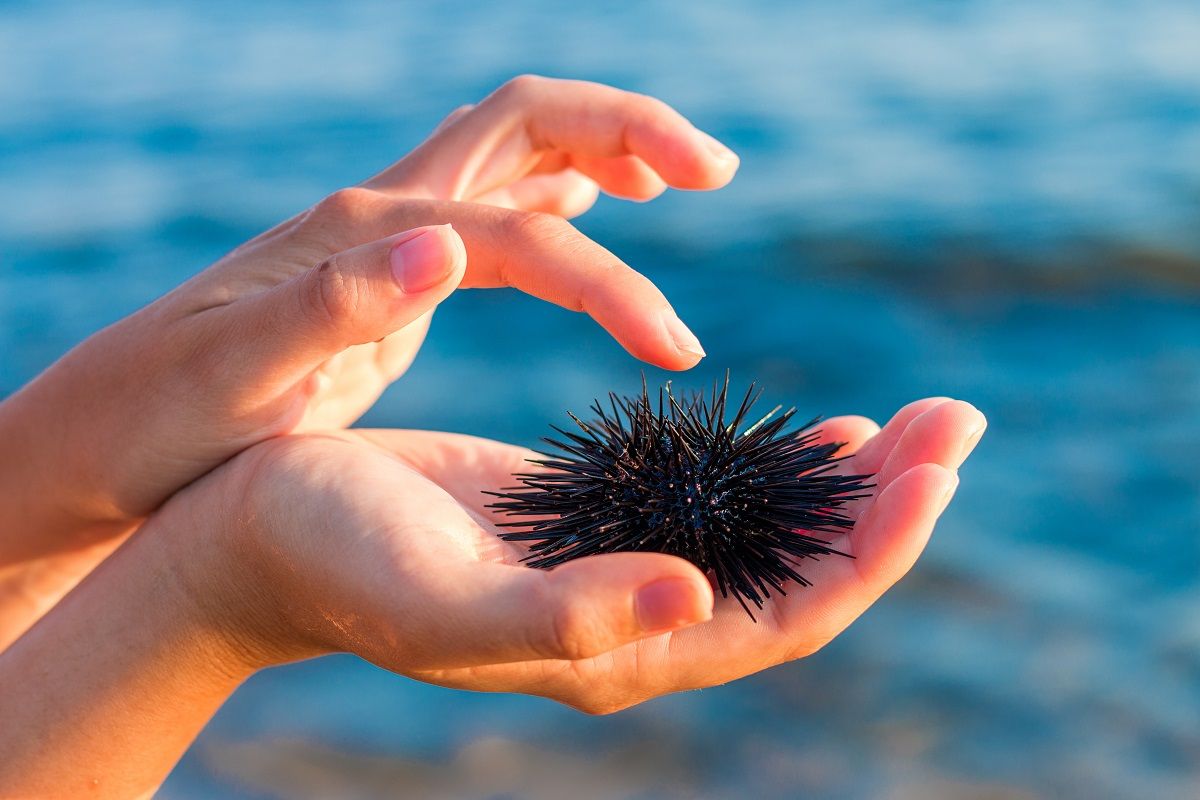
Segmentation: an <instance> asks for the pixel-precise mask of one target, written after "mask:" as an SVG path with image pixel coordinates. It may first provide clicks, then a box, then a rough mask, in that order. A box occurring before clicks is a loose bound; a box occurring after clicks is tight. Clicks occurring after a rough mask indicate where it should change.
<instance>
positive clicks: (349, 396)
mask: <svg viewBox="0 0 1200 800" xmlns="http://www.w3.org/2000/svg"><path fill="white" fill-rule="evenodd" d="M727 153H728V151H726V150H724V148H723V147H722V146H721V145H719V144H717V143H715V142H714V141H713V140H711V138H710V137H707V136H706V135H705V134H702V133H700V132H699V131H697V130H696V129H695V128H693V127H692V126H691V125H690V123H687V122H686V120H683V118H682V117H679V116H678V114H676V113H675V112H674V111H672V110H671V109H669V108H668V107H666V106H665V105H663V104H662V103H660V102H658V101H656V100H652V99H650V98H645V97H641V96H637V95H630V94H628V93H623V92H618V91H617V90H614V89H610V88H607V87H600V86H596V85H594V84H582V83H575V82H563V81H550V80H546V79H538V78H528V79H519V80H517V81H515V82H512V83H510V84H507V85H506V86H505V87H504V88H502V89H500V90H499V91H497V92H496V93H494V94H493V95H491V96H490V97H489V98H488V99H486V100H484V101H483V102H482V103H480V104H479V105H478V106H476V107H472V108H464V109H460V110H459V111H457V112H455V114H453V115H451V117H450V118H449V119H448V120H447V121H446V122H444V123H443V125H442V126H441V127H440V128H439V129H438V131H436V132H435V134H434V135H433V137H431V139H430V140H429V141H427V142H426V143H425V144H423V145H422V146H421V147H420V148H418V149H417V150H416V151H414V152H413V153H412V154H411V155H409V156H408V157H406V158H405V159H403V160H401V161H400V162H398V164H396V165H394V166H393V167H391V168H389V169H388V170H386V171H384V172H383V173H381V174H380V175H378V176H376V177H375V178H372V179H371V180H369V181H367V182H365V183H364V184H362V185H361V186H358V187H354V188H352V189H349V190H344V191H342V192H339V193H336V194H335V195H333V196H331V197H330V198H327V199H326V200H324V201H322V202H321V203H318V204H317V205H316V206H315V207H314V208H313V209H310V210H309V211H307V212H304V213H303V214H301V215H299V216H297V217H295V218H293V219H292V220H289V221H287V222H285V223H283V224H282V225H280V226H279V227H277V228H275V229H273V230H272V231H270V232H268V233H266V234H263V235H262V236H260V237H257V238H256V239H254V240H252V241H251V242H249V243H247V244H246V245H244V246H243V247H241V248H239V249H238V250H236V251H234V252H233V253H232V254H230V255H229V256H227V257H226V258H225V259H222V260H221V261H220V262H218V263H217V264H216V265H214V266H213V267H212V268H210V269H209V270H207V271H205V272H204V273H201V274H200V275H199V276H197V277H196V278H195V279H193V280H192V281H189V282H188V283H187V284H184V285H183V286H182V287H180V288H179V289H177V290H175V291H174V292H172V293H171V294H169V295H167V296H166V297H164V298H163V299H162V300H160V301H158V302H157V303H155V304H153V305H151V306H149V307H148V308H146V309H144V310H143V311H141V312H138V313H137V314H135V315H133V316H132V317H130V318H129V319H127V320H124V321H122V322H121V323H118V324H117V325H115V326H113V327H112V328H109V329H107V330H105V331H103V332H101V333H100V334H97V336H96V337H93V339H91V340H89V341H88V342H85V343H84V344H83V345H81V346H80V347H79V348H77V349H76V350H75V351H73V352H72V353H71V354H68V356H66V357H64V359H63V360H62V361H60V362H59V363H58V364H56V365H55V366H54V367H52V368H51V369H50V370H48V371H47V373H46V374H44V375H43V376H41V377H39V378H38V379H37V380H36V381H35V382H34V383H33V384H31V385H30V386H29V387H27V388H26V389H25V390H23V391H22V392H20V393H19V394H18V395H16V396H14V397H13V398H10V399H9V400H7V401H5V403H4V404H2V405H0V444H2V445H3V448H4V452H5V453H6V454H9V453H12V454H16V456H17V457H15V458H6V459H4V460H3V464H2V465H0V513H2V514H3V519H4V520H5V523H6V524H5V526H4V528H3V531H2V533H0V622H2V623H3V628H2V629H0V637H3V636H7V638H0V646H2V644H3V643H6V642H9V641H11V640H12V639H16V637H17V636H18V635H19V634H20V633H21V632H22V631H24V630H25V629H26V628H29V626H30V625H31V624H33V623H34V621H35V620H37V619H38V617H41V619H40V621H37V623H36V624H35V625H33V627H32V628H31V629H29V630H28V632H27V633H25V635H23V636H20V638H19V639H16V641H15V643H13V644H11V645H10V646H8V648H7V649H6V650H4V652H3V653H0V687H4V689H3V690H0V720H4V725H2V726H0V795H4V796H17V797H22V796H30V797H60V796H61V797H73V796H78V795H80V794H83V793H84V792H88V793H89V794H90V795H92V796H97V797H135V796H146V795H149V794H150V793H152V792H153V791H154V789H155V788H156V787H157V786H158V785H159V783H160V782H161V781H162V779H163V778H164V776H165V775H166V774H167V772H168V771H169V770H170V769H171V767H172V765H173V764H174V763H175V761H176V760H177V759H178V758H179V756H180V755H181V753H182V752H183V751H184V750H185V749H186V748H187V746H188V745H189V743H190V742H191V741H192V739H193V738H194V737H195V735H196V734H197V733H198V732H199V730H200V728H201V727H202V726H203V725H204V723H205V722H206V721H207V719H208V718H209V717H210V716H211V715H212V713H213V712H214V711H215V710H216V709H217V708H218V707H219V706H220V704H221V703H222V702H223V700H224V699H225V698H226V697H227V696H228V695H229V694H230V693H231V692H233V691H234V690H235V689H236V687H237V686H238V685H239V684H240V683H241V682H242V681H243V680H245V678H246V677H248V676H249V675H251V674H252V673H254V672H255V671H257V670H260V669H263V668H266V667H269V666H271V665H274V664H280V663H286V662H289V661H294V660H298V659H302V658H308V657H313V656H318V655H322V654H325V653H333V652H350V653H356V654H358V655H360V656H362V657H363V658H366V659H368V660H370V661H372V662H374V663H376V664H378V665H380V666H382V667H384V668H387V669H390V670H393V671H395V672H397V673H400V674H402V675H407V676H409V677H412V678H416V679H419V680H423V681H427V682H431V683H437V684H441V685H446V686H453V687H459V688H466V689H474V690H480V691H506V692H523V693H527V694H535V695H541V696H545V697H549V698H552V699H554V700H557V701H559V702H562V703H565V704H568V705H570V706H572V707H575V708H578V709H581V710H583V711H586V712H589V713H609V712H613V711H617V710H620V709H622V708H626V707H628V706H630V705H633V704H636V703H639V702H642V701H645V700H647V699H649V698H652V697H656V696H659V695H662V694H666V693H669V692H674V691H680V690H685V689H690V688H696V687H702V686H711V685H715V684H719V683H724V682H727V681H729V680H733V679H735V678H738V677H741V676H744V675H747V674H751V673H753V672H756V671H759V670H762V669H765V668H768V667H770V666H773V665H775V664H779V663H782V662H784V661H788V660H792V659H796V658H800V657H803V656H806V655H809V654H811V653H813V652H814V651H816V650H817V649H819V648H820V647H821V646H823V645H824V644H825V643H826V642H828V641H829V640H830V639H832V638H833V637H835V636H836V635H838V634H839V633H840V632H841V631H842V630H844V629H845V628H846V626H847V625H849V624H850V623H851V622H852V621H853V620H854V619H856V618H857V617H858V616H859V615H861V614H862V613H863V611H865V610H866V609H867V608H868V607H869V606H870V605H871V604H872V603H873V602H874V601H875V600H876V599H877V598H878V597H879V596H880V595H881V594H882V593H883V592H884V591H886V590H887V589H888V588H889V587H890V586H891V585H892V584H893V583H895V581H897V580H898V579H899V578H900V577H902V576H903V575H904V574H905V573H906V572H907V571H908V570H909V569H910V568H911V566H912V564H913V563H914V562H915V560H916V559H917V557H918V556H919V554H920V552H921V550H922V549H923V547H924V546H925V543H926V541H927V540H928V537H929V535H930V533H931V531H932V529H933V526H934V523H935V521H936V519H937V517H938V516H939V515H940V514H941V512H942V511H943V510H944V508H945V506H946V504H947V503H948V502H949V500H950V497H951V496H952V494H953V492H954V489H955V487H956V486H957V482H958V480H957V470H958V467H959V466H960V465H961V464H962V462H963V460H964V459H965V458H966V457H967V455H968V454H969V453H970V451H971V450H972V448H973V447H974V445H975V443H976V442H977V441H978V439H979V437H980V435H981V434H982V432H983V430H984V426H985V421H984V418H983V416H982V415H981V414H980V413H979V412H978V411H977V410H975V409H974V408H973V407H971V406H970V405H969V404H967V403H964V402H961V401H954V400H948V399H946V398H932V399H929V400H922V401H918V402H916V403H913V404H910V405H908V406H906V407H904V408H903V409H901V410H900V411H899V412H898V413H897V414H896V415H895V417H894V418H893V419H892V420H891V421H890V422H889V423H888V424H887V425H885V426H884V428H883V429H882V430H880V429H879V428H878V426H877V425H875V423H873V422H871V421H869V420H867V419H864V418H862V417H838V418H835V419H831V420H829V421H827V422H825V423H824V424H823V426H822V429H823V436H824V437H825V439H826V440H827V441H837V442H845V443H847V444H846V445H845V448H844V451H843V452H844V453H846V454H850V455H851V457H850V458H848V459H847V460H846V461H844V462H842V465H841V467H840V468H841V469H843V470H845V471H846V472H848V473H878V477H877V479H876V483H877V488H876V489H874V490H873V492H872V496H871V497H870V498H868V499H864V500H860V501H856V503H855V504H854V505H853V506H852V507H850V508H849V511H850V513H851V515H852V516H853V518H854V519H855V526H854V528H853V530H852V531H851V532H850V533H848V534H847V535H846V536H845V537H843V539H841V540H839V541H836V542H834V547H836V548H837V549H839V550H842V551H844V552H848V553H850V554H852V555H853V556H854V558H853V559H845V558H834V557H831V558H826V559H823V560H821V561H819V562H815V563H811V564H806V565H805V567H804V572H805V575H806V576H807V577H810V578H811V579H812V580H813V582H814V584H815V585H814V586H813V587H811V588H805V589H801V588H799V587H796V588H795V590H794V591H789V592H788V594H787V596H786V597H775V598H772V600H771V601H770V602H769V604H768V606H767V608H766V610H765V612H764V613H763V614H762V615H760V618H759V621H758V622H757V623H754V622H752V621H751V620H750V619H749V618H747V616H746V615H745V613H744V611H743V610H742V609H741V607H740V606H738V605H737V603H736V602H733V601H732V600H723V599H720V598H715V599H714V596H713V591H712V587H711V585H710V582H709V579H708V577H707V576H705V575H704V574H702V573H701V572H700V571H699V570H698V569H696V568H695V567H694V566H693V565H691V564H690V563H688V562H686V561H684V560H681V559H678V558H674V557H671V556H666V555H661V554H652V553H636V554H635V553H628V554H617V555H605V556H597V557H592V558H587V559H581V560H579V561H576V562H572V563H570V564H567V565H564V566H562V567H559V568H557V569H555V570H552V571H549V572H543V571H535V570H531V569H528V568H526V567H524V566H522V565H520V564H519V563H518V561H519V559H520V557H521V555H522V550H521V548H520V547H519V546H517V545H515V544H512V543H506V542H504V541H502V540H501V539H500V538H499V537H498V536H497V530H498V529H497V528H496V526H495V523H496V521H497V520H496V519H495V518H494V517H493V515H492V513H491V512H490V511H489V510H488V509H487V508H486V507H485V504H486V502H487V501H488V498H487V496H486V495H484V494H482V490H484V489H496V488H500V487H502V486H505V485H510V484H511V482H512V480H511V477H510V475H511V473H513V472H516V471H526V470H527V469H528V468H529V465H528V464H527V463H526V462H525V459H526V458H528V457H529V456H530V455H531V453H530V452H529V451H527V450H524V449H521V448H516V447H513V446H510V445H505V444H501V443H497V442H491V441H487V440H483V439H476V438H471V437H465V436H461V435H456V434H449V433H434V432H422V431H345V430H341V429H342V428H344V426H345V425H347V424H349V423H350V422H352V421H353V420H354V419H356V418H357V417H358V416H359V415H360V414H361V413H362V412H363V411H364V410H366V409H367V408H368V407H369V406H370V405H371V403H372V402H374V400H375V399H376V398H377V397H378V395H379V393H380V392H381V391H382V390H383V389H384V388H385V387H386V386H387V385H388V383H389V382H390V381H392V380H394V379H395V378H397V377H398V376H399V375H400V374H401V373H402V372H403V371H404V369H405V368H406V367H407V366H408V364H409V363H410V362H411V360H412V358H413V356H414V354H415V352H416V350H417V348H418V347H419V345H420V343H421V341H422V338H423V336H424V334H425V331H426V327H427V324H428V319H429V314H430V313H431V312H432V310H433V309H434V308H435V307H436V305H437V304H438V303H439V302H440V301H441V300H443V299H445V297H446V296H448V295H449V294H450V293H451V292H453V291H454V290H455V288H457V287H460V286H461V287H467V286H475V287H486V286H515V287H517V288H519V289H522V290H524V291H526V292H529V293H530V294H533V295H535V296H538V297H541V298H543V299H546V300H549V301H551V302H555V303H558V304H559V305H563V306H565V307H568V308H572V309H575V310H583V311H586V312H587V313H589V314H590V315H591V316H593V317H594V318H595V319H596V320H597V321H598V322H599V323H600V324H601V325H603V326H604V327H605V329H606V330H608V331H609V333H611V334H612V335H613V336H614V337H615V338H616V339H617V340H618V341H620V342H621V343H622V344H623V345H624V346H625V347H626V348H627V349H628V350H629V351H630V353H631V354H633V355H634V356H636V357H638V358H640V359H643V360H645V361H648V362H650V363H653V364H656V365H659V366H662V367H667V368H672V369H686V368H688V367H690V366H692V365H694V364H695V363H696V362H697V361H698V360H699V359H700V358H701V357H702V354H703V351H702V349H700V346H699V343H698V342H697V341H696V340H695V337H693V336H691V335H690V333H687V332H686V331H687V329H686V328H685V327H680V326H681V325H682V323H679V322H678V317H676V316H675V314H674V312H673V311H672V310H671V309H670V306H669V304H668V303H667V301H666V299H665V298H664V297H663V296H662V294H661V293H660V292H659V291H658V290H657V289H656V288H655V287H654V286H653V284H652V283H650V282H649V281H648V280H647V279H646V278H644V277H642V276H641V275H639V274H637V273H635V272H634V271H633V270H632V269H631V268H629V267H627V266H626V265H624V264H622V263H621V262H620V261H619V260H618V259H616V258H615V257H614V256H613V255H612V254H610V253H608V252H607V251H606V250H604V249H603V248H602V247H600V246H599V245H597V244H595V243H594V242H591V241H589V240H588V239H586V238H585V237H583V236H582V235H581V234H579V233H578V232H577V231H575V230H574V229H573V228H571V227H570V225H569V224H568V223H566V222H564V221H563V219H562V217H563V216H568V215H573V214H576V213H580V212H582V211H583V210H585V209H586V208H587V207H589V206H590V205H591V203H592V202H593V201H594V199H595V197H596V194H597V191H598V190H599V189H603V190H605V191H609V192H611V193H614V194H618V195H621V196H627V197H632V198H634V199H649V198H651V197H653V196H655V195H657V194H659V193H660V192H661V191H663V190H664V188H665V187H666V186H668V185H670V186H676V187H679V188H687V189H704V188H717V187H719V186H721V185H724V183H726V182H728V180H729V179H730V178H731V177H732V175H733V173H734V171H735V170H736V167H737V159H736V157H735V156H732V154H727ZM431 276H432V278H431ZM406 286H407V287H408V288H407V290H406V288H405V287H406ZM418 286H419V287H420V288H419V289H418V288H414V287H418ZM18 467H20V468H18ZM139 526H140V527H139ZM135 528H137V531H136V533H133V534H132V535H130V532H131V531H133V530H134V529H135ZM114 548H116V550H115V552H113V553H112V555H111V556H109V557H108V558H104V555H105V554H107V553H109V552H111V551H112V550H113V549H114ZM101 559H103V563H100V564H99V566H96V564H97V563H99V562H100V561H101ZM83 575H86V576H87V577H86V578H83V580H82V582H81V583H79V584H78V586H75V588H74V589H73V590H72V591H70V592H69V594H66V596H65V597H63V594H64V592H66V591H67V590H68V589H70V588H71V586H73V585H74V584H75V582H76V581H78V580H79V578H80V577H82V576H83ZM59 598H62V599H61V601H59ZM55 603H57V604H55ZM51 606H52V607H51ZM48 608H49V611H48V612H47V611H46V609H48ZM43 615H44V616H43Z"/></svg>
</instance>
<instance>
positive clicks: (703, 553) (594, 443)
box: [489, 376, 870, 619]
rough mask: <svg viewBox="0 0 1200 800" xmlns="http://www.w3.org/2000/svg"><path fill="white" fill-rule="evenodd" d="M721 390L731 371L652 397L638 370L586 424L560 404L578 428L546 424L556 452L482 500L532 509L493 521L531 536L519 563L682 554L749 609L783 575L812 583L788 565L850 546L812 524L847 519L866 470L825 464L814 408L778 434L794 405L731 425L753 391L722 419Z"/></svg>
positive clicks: (513, 509) (830, 447)
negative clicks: (694, 387)
mask: <svg viewBox="0 0 1200 800" xmlns="http://www.w3.org/2000/svg"><path fill="white" fill-rule="evenodd" d="M728 394H729V378H728V376H726V378H725V382H724V384H723V385H714V387H713V390H712V395H711V397H710V396H707V395H706V394H705V393H704V392H698V393H695V394H693V395H691V396H690V397H687V398H681V397H677V396H676V395H675V394H673V393H672V391H671V387H670V384H667V386H666V387H664V388H663V389H660V390H659V392H658V402H657V404H655V403H652V402H651V399H650V394H649V392H648V391H647V389H646V386H645V381H644V380H643V382H642V392H641V394H640V395H634V396H632V397H620V396H618V395H616V394H610V395H609V406H610V407H611V409H606V408H604V407H603V406H602V405H601V403H600V402H599V401H597V402H595V403H593V404H592V411H593V412H595V415H596V416H595V419H594V420H593V421H591V422H583V421H582V420H580V419H579V418H578V417H576V416H575V415H574V414H570V417H571V419H572V420H574V421H575V424H576V425H578V426H579V428H580V430H581V431H582V435H580V434H579V433H572V432H570V431H565V430H562V429H561V428H558V427H556V426H552V427H554V430H555V431H557V432H558V433H559V434H561V435H562V436H563V437H564V440H563V441H559V440H555V439H546V440H545V441H546V442H548V443H549V444H551V445H553V446H554V447H555V448H557V449H558V450H560V451H562V455H559V456H554V457H547V458H544V459H535V460H533V462H532V463H535V464H539V465H541V466H542V467H544V468H546V471H543V472H537V473H521V474H518V475H516V476H515V477H516V478H517V479H518V480H519V481H520V482H521V483H522V484H523V485H522V486H520V487H511V488H508V489H506V490H504V491H502V492H489V494H493V495H495V496H496V497H499V498H501V500H500V501H499V502H496V503H494V504H492V506H491V508H495V509H497V510H499V511H501V512H502V513H505V514H509V515H512V516H517V517H536V518H537V519H535V520H532V521H531V520H523V521H517V522H506V523H502V525H504V526H507V527H512V528H519V529H520V530H513V531H508V532H505V533H503V534H501V536H502V538H504V539H506V540H508V541H516V542H531V543H532V544H531V545H530V552H529V555H528V556H527V557H526V558H525V561H526V562H527V563H528V564H529V565H530V566H533V567H540V568H549V567H553V566H556V565H558V564H562V563H563V562H565V561H569V560H571V559H573V558H580V557H582V556H590V555H596V554H598V553H617V552H628V551H634V550H648V551H654V552H660V553H669V554H671V555H676V556H682V557H683V558H686V559H688V560H689V561H691V562H692V563H693V564H695V565H696V566H698V567H699V568H700V569H702V570H704V571H705V572H707V573H708V574H710V575H711V576H713V579H714V580H715V582H716V585H717V589H718V590H719V591H720V592H721V595H722V596H723V597H728V596H729V595H733V597H734V598H736V599H737V601H738V602H739V603H740V604H741V605H742V608H744V609H745V610H746V613H747V614H749V615H750V618H751V619H753V618H754V614H753V612H752V611H751V610H750V607H749V606H748V605H747V603H746V601H747V600H749V601H750V602H751V603H753V604H754V605H755V606H756V607H758V608H759V609H761V608H762V607H763V602H764V601H765V600H766V599H767V598H768V597H769V596H770V593H771V590H772V589H773V590H775V591H776V592H778V593H779V594H785V592H784V589H783V584H784V583H785V582H786V581H788V580H792V581H795V582H796V583H798V584H800V585H802V586H809V585H811V583H810V581H808V580H807V579H806V578H804V576H802V575H801V574H800V573H799V572H797V571H796V567H797V566H798V565H799V562H800V560H802V559H806V558H817V557H818V556H824V555H847V554H846V553H842V552H840V551H838V550H834V549H833V548H831V547H830V546H829V541H827V540H825V539H822V538H820V537H819V536H816V535H814V534H836V533H839V532H842V531H846V530H849V529H850V528H851V527H852V526H853V522H852V520H850V519H849V518H848V517H846V516H845V515H844V514H843V513H842V512H841V508H842V506H844V505H845V504H846V503H847V502H849V501H851V500H854V499H856V498H859V497H863V496H864V491H865V490H866V489H868V488H870V487H869V485H868V484H866V483H864V481H865V480H866V479H867V478H868V477H869V476H866V475H839V474H836V473H835V472H834V467H835V466H836V464H837V463H838V462H839V461H840V460H841V459H840V458H837V457H835V456H834V453H836V452H837V450H838V447H839V445H838V444H829V443H826V444H818V443H817V438H818V436H819V432H818V431H817V430H815V429H814V427H813V426H815V425H816V424H817V423H818V422H819V421H820V420H819V418H818V419H814V420H812V421H811V422H809V423H808V424H807V425H805V426H803V427H802V428H801V429H800V430H799V431H794V432H788V431H785V430H784V428H785V427H786V426H787V424H788V421H789V420H790V419H791V418H792V416H793V415H794V414H795V411H796V410H795V409H794V408H793V409H790V410H788V411H785V412H784V413H783V414H780V415H778V416H776V413H777V412H778V411H779V409H780V407H779V406H777V407H775V409H773V410H772V411H771V412H770V413H768V414H767V415H766V416H764V417H762V418H761V419H759V420H758V421H757V422H755V423H754V424H752V425H749V426H748V427H746V428H745V429H744V430H739V428H741V427H742V424H743V423H744V422H745V421H746V419H747V415H748V414H749V413H750V409H751V407H752V406H753V405H754V403H755V402H756V401H757V400H758V398H759V397H760V396H761V394H762V391H761V390H760V391H758V392H757V393H756V392H755V391H754V384H751V385H750V388H749V390H748V391H747V392H746V396H745V398H744V399H743V400H742V402H741V404H740V405H739V406H738V408H737V411H736V413H734V414H733V418H732V419H731V420H730V421H729V422H726V421H725V416H726V401H727V399H728ZM655 406H657V408H656V407H655Z"/></svg>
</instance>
